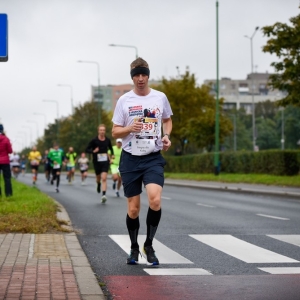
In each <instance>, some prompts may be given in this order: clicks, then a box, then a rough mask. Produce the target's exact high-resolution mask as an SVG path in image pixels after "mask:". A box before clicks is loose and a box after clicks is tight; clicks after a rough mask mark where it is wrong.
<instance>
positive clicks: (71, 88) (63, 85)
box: [57, 84, 74, 115]
mask: <svg viewBox="0 0 300 300" xmlns="http://www.w3.org/2000/svg"><path fill="white" fill-rule="evenodd" d="M57 86H60V87H68V88H70V91H71V112H72V115H73V114H74V105H73V87H72V86H71V85H70V84H58V85H57Z"/></svg>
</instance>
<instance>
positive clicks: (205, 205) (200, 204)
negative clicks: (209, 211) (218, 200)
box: [197, 203, 215, 208]
mask: <svg viewBox="0 0 300 300" xmlns="http://www.w3.org/2000/svg"><path fill="white" fill-rule="evenodd" d="M197 205H199V206H204V207H211V208H213V207H215V206H212V205H207V204H202V203H197Z"/></svg>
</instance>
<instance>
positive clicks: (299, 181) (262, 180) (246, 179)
mask: <svg viewBox="0 0 300 300" xmlns="http://www.w3.org/2000/svg"><path fill="white" fill-rule="evenodd" d="M165 178H172V179H185V180H196V181H218V182H228V183H252V184H266V185H278V186H291V187H300V175H297V176H275V175H267V174H223V173H221V174H219V175H218V176H215V175H214V174H194V173H165Z"/></svg>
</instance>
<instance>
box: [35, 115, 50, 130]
mask: <svg viewBox="0 0 300 300" xmlns="http://www.w3.org/2000/svg"><path fill="white" fill-rule="evenodd" d="M33 114H34V115H39V116H44V126H45V129H46V126H47V116H46V115H45V114H42V113H36V112H35V113H33Z"/></svg>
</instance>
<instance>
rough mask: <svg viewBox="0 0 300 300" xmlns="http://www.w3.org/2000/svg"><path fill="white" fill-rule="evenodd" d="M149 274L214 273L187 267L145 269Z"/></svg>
mask: <svg viewBox="0 0 300 300" xmlns="http://www.w3.org/2000/svg"><path fill="white" fill-rule="evenodd" d="M143 270H144V271H145V272H146V273H148V274H149V275H167V276H168V275H170V276H176V275H179V276H181V275H182V276H185V275H212V274H211V273H210V272H208V271H206V270H204V269H187V268H180V269H161V268H159V269H150V268H148V269H143Z"/></svg>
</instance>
